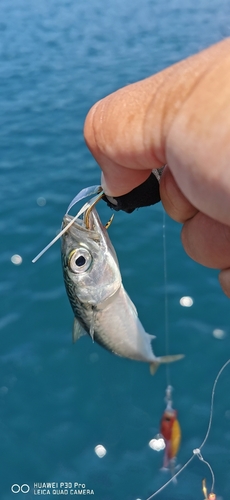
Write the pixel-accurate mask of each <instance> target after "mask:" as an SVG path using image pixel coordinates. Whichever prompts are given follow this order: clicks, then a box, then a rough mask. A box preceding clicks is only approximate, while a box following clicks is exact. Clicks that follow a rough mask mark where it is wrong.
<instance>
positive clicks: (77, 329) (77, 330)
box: [72, 318, 87, 343]
mask: <svg viewBox="0 0 230 500" xmlns="http://www.w3.org/2000/svg"><path fill="white" fill-rule="evenodd" d="M83 335H87V334H86V331H85V330H84V328H83V327H82V326H81V324H80V323H79V321H78V319H77V318H74V322H73V330H72V340H73V343H75V342H77V340H78V339H80V337H82V336H83Z"/></svg>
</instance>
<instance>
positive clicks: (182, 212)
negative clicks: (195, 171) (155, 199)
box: [160, 166, 197, 222]
mask: <svg viewBox="0 0 230 500" xmlns="http://www.w3.org/2000/svg"><path fill="white" fill-rule="evenodd" d="M160 195H161V201H162V203H163V206H164V208H165V210H166V212H167V213H168V215H169V216H170V217H171V218H172V219H174V220H176V221H177V222H185V221H186V220H188V219H190V218H191V217H194V215H195V214H196V213H197V209H196V208H195V207H194V206H193V205H192V204H191V203H190V202H189V201H188V200H187V198H186V197H185V196H184V195H183V193H182V192H181V190H180V189H179V187H178V185H177V183H176V181H175V179H174V177H173V175H172V173H171V172H170V170H169V168H168V166H165V168H164V171H163V174H162V176H161V180H160Z"/></svg>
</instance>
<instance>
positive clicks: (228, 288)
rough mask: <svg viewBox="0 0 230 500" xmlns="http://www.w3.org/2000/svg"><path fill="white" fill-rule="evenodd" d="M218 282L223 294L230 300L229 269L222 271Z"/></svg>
mask: <svg viewBox="0 0 230 500" xmlns="http://www.w3.org/2000/svg"><path fill="white" fill-rule="evenodd" d="M219 282H220V285H221V288H222V290H223V292H224V293H225V295H227V297H228V298H229V299H230V269H223V270H222V271H221V272H220V274H219Z"/></svg>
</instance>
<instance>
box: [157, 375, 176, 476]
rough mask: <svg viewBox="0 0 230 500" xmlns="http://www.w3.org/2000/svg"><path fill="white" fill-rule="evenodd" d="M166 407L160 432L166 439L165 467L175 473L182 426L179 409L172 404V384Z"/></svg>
mask: <svg viewBox="0 0 230 500" xmlns="http://www.w3.org/2000/svg"><path fill="white" fill-rule="evenodd" d="M165 401H166V408H165V411H164V413H163V415H162V418H161V423H160V434H161V435H162V436H163V438H164V441H165V453H164V461H163V468H164V469H170V470H171V473H172V475H174V469H175V462H176V457H177V453H178V450H179V447H180V442H181V428H180V424H179V422H178V419H177V411H176V410H174V408H173V404H172V386H171V385H168V387H167V389H166V397H165Z"/></svg>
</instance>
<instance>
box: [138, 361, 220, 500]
mask: <svg viewBox="0 0 230 500" xmlns="http://www.w3.org/2000/svg"><path fill="white" fill-rule="evenodd" d="M229 364H230V359H228V360H227V361H226V363H224V365H223V366H222V367H221V369H220V370H219V372H218V374H217V376H216V378H215V381H214V384H213V388H212V395H211V403H210V417H209V423H208V428H207V432H206V435H205V438H204V440H203V441H202V443H201V445H200V448H195V449H194V450H193V455H192V456H191V457H190V458H189V459H188V461H187V462H186V463H185V464H184V465H183V467H181V469H180V470H179V471H178V472H176V474H174V476H173V477H171V478H170V479H169V480H168V481H167V482H166V483H165V484H163V486H161V487H160V488H159V489H158V490H157V491H155V493H153V494H152V495H150V497H148V498H147V499H146V500H151V499H152V498H154V497H155V496H156V495H158V493H160V492H161V491H163V490H164V489H165V488H166V487H167V486H168V485H169V484H170V483H171V482H172V481H173V480H174V479H175V478H176V477H177V476H179V474H181V472H183V470H184V469H186V467H187V466H188V465H189V464H190V462H192V460H193V459H194V457H195V456H197V457H198V458H199V460H201V461H202V462H204V463H205V464H206V465H207V466H208V468H209V470H210V472H211V476H212V487H211V492H213V490H214V484H215V476H214V472H213V470H212V467H211V465H210V464H209V462H207V461H206V460H204V458H203V456H202V454H201V452H200V450H201V449H202V448H203V446H204V445H205V443H206V441H207V439H208V437H209V434H210V430H211V427H212V419H213V409H214V397H215V392H216V385H217V382H218V380H219V378H220V376H221V374H222V373H223V371H224V370H225V368H226V367H227V366H228V365H229Z"/></svg>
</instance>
